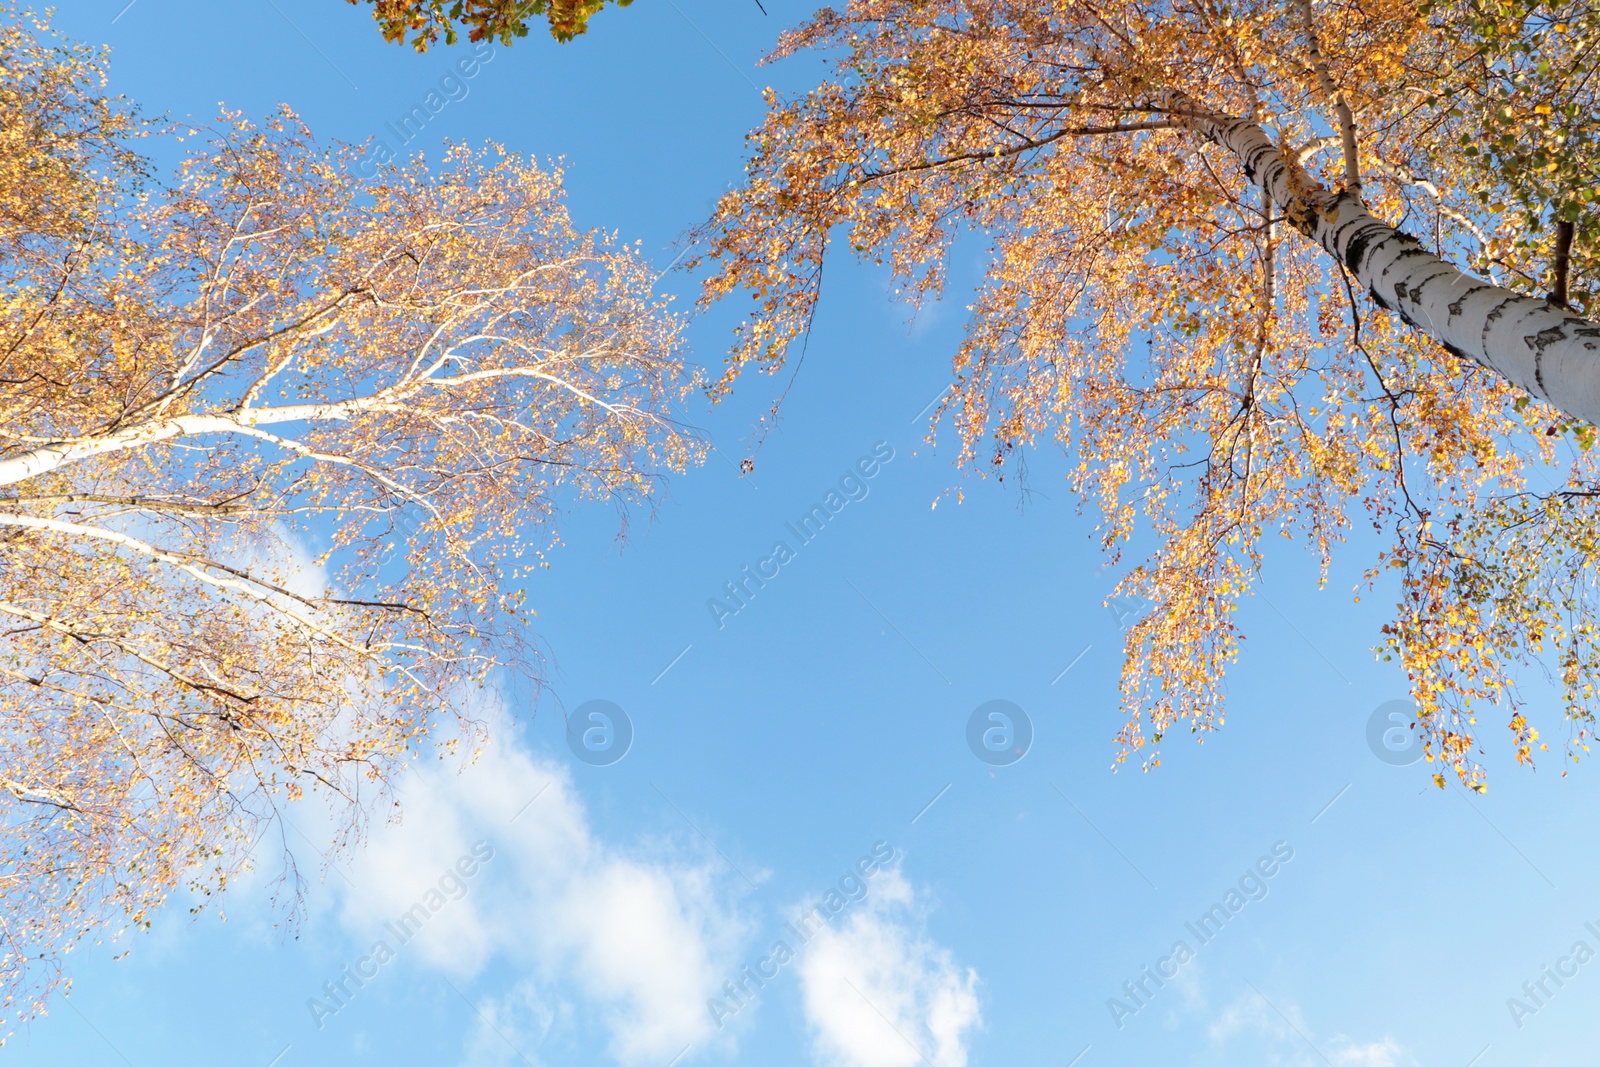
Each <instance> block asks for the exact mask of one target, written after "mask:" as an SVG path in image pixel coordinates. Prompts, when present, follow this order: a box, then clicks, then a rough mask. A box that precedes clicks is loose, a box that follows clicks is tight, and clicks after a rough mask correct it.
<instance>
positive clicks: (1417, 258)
mask: <svg viewBox="0 0 1600 1067" xmlns="http://www.w3.org/2000/svg"><path fill="white" fill-rule="evenodd" d="M1193 103H1194V102H1193V101H1191V100H1188V99H1181V100H1179V101H1177V105H1176V107H1177V110H1179V111H1180V112H1181V113H1182V114H1181V121H1183V122H1184V123H1185V124H1186V125H1188V126H1189V127H1190V128H1191V129H1193V130H1195V131H1196V132H1197V133H1199V134H1201V135H1202V136H1204V137H1206V138H1207V139H1209V140H1211V141H1213V142H1215V143H1216V144H1218V145H1220V146H1221V147H1223V148H1225V149H1227V150H1228V151H1229V152H1232V153H1233V154H1234V155H1235V156H1237V157H1238V158H1239V160H1240V161H1241V162H1242V163H1243V164H1244V168H1245V173H1246V174H1247V175H1248V176H1249V177H1250V180H1251V181H1253V182H1255V183H1256V184H1257V185H1258V186H1260V187H1261V188H1262V189H1263V190H1265V191H1266V193H1267V195H1268V196H1270V197H1271V198H1272V200H1273V202H1274V203H1276V204H1277V205H1278V206H1279V207H1280V208H1281V209H1282V210H1283V211H1284V212H1285V214H1286V215H1287V216H1288V217H1289V220H1290V221H1291V222H1292V223H1293V224H1294V225H1295V226H1296V227H1297V228H1298V229H1299V230H1300V232H1301V233H1303V234H1305V235H1306V236H1307V237H1309V238H1311V239H1312V240H1313V241H1316V242H1317V243H1318V244H1320V245H1321V246H1322V247H1323V248H1324V249H1326V250H1327V252H1328V254H1329V255H1331V256H1333V257H1334V258H1335V259H1336V260H1338V261H1339V262H1340V263H1343V264H1344V265H1345V267H1346V268H1348V269H1349V271H1350V273H1351V274H1352V275H1353V276H1354V277H1355V278H1356V279H1357V280H1358V281H1359V284H1360V285H1361V287H1362V288H1364V289H1366V290H1367V292H1368V293H1370V294H1371V296H1372V298H1373V299H1374V300H1375V301H1377V302H1378V303H1379V304H1380V305H1381V306H1383V307H1384V308H1387V309H1388V310H1390V311H1393V312H1395V313H1396V314H1397V315H1399V316H1400V317H1401V318H1402V319H1404V320H1405V321H1406V322H1407V323H1409V324H1410V325H1412V326H1413V327H1415V328H1416V329H1418V330H1421V331H1422V332H1423V333H1425V334H1427V335H1428V336H1429V337H1431V338H1433V339H1434V340H1435V341H1437V342H1438V343H1439V344H1441V345H1443V346H1444V347H1445V348H1446V349H1448V350H1449V351H1450V352H1452V353H1454V354H1455V355H1457V356H1461V357H1462V358H1464V359H1470V360H1472V361H1473V362H1475V363H1479V364H1481V365H1483V366H1484V367H1487V368H1488V369H1489V370H1491V371H1493V372H1495V373H1496V374H1498V375H1500V376H1501V377H1502V378H1505V379H1506V380H1508V381H1510V382H1512V383H1514V384H1516V385H1518V386H1520V387H1521V388H1523V389H1524V390H1526V391H1527V392H1529V393H1531V394H1532V395H1534V396H1536V397H1538V398H1539V399H1541V400H1543V401H1545V402H1546V403H1548V404H1549V405H1550V406H1551V407H1554V408H1557V409H1559V410H1560V411H1563V412H1565V413H1566V414H1568V415H1574V416H1577V417H1578V418H1580V419H1584V420H1586V421H1588V422H1590V423H1595V424H1600V324H1596V323H1593V322H1589V321H1587V320H1584V319H1581V318H1578V317H1577V316H1576V315H1573V314H1572V313H1570V312H1568V311H1564V310H1562V309H1561V308H1558V307H1556V306H1554V305H1553V304H1551V303H1550V302H1548V301H1546V300H1539V299H1536V298H1534V297H1528V296H1523V295H1521V294H1519V293H1514V292H1512V291H1511V290H1509V289H1502V288H1501V287H1499V286H1497V285H1491V284H1489V283H1488V282H1485V281H1482V280H1481V279H1478V278H1475V277H1473V276H1472V275H1470V274H1466V273H1463V272H1462V271H1460V270H1457V269H1456V268H1455V267H1454V266H1452V265H1451V264H1450V263H1449V262H1447V261H1445V260H1443V259H1441V258H1440V257H1438V256H1436V255H1434V254H1433V253H1432V252H1429V251H1428V250H1427V249H1425V248H1423V247H1422V242H1420V241H1418V240H1417V239H1416V238H1415V237H1412V236H1411V235H1410V234H1407V233H1403V232H1402V231H1400V230H1397V229H1396V228H1395V227H1393V226H1390V225H1389V224H1388V223H1386V222H1384V221H1382V220H1381V219H1377V218H1374V217H1373V216H1372V214H1371V213H1370V212H1368V211H1367V209H1366V206H1365V205H1364V204H1362V203H1361V200H1360V198H1359V197H1358V196H1354V195H1351V194H1350V193H1348V192H1341V193H1338V194H1334V193H1331V192H1329V191H1328V190H1327V189H1326V188H1324V187H1323V186H1321V185H1320V184H1318V183H1317V182H1315V181H1313V180H1312V179H1311V177H1310V176H1309V175H1308V174H1306V172H1305V171H1304V170H1303V169H1302V168H1301V167H1300V166H1299V164H1298V163H1297V162H1295V161H1294V159H1292V158H1287V159H1286V158H1285V157H1284V154H1283V153H1282V152H1280V151H1279V149H1278V146H1277V145H1275V144H1273V143H1272V140H1271V139H1270V138H1269V137H1268V136H1267V134H1266V131H1264V130H1263V129H1262V128H1261V127H1260V126H1258V125H1256V124H1255V123H1253V122H1249V121H1246V120H1243V119H1232V118H1227V117H1225V116H1221V115H1207V114H1204V113H1196V111H1191V110H1189V109H1190V108H1192V107H1193ZM1183 112H1186V113H1183Z"/></svg>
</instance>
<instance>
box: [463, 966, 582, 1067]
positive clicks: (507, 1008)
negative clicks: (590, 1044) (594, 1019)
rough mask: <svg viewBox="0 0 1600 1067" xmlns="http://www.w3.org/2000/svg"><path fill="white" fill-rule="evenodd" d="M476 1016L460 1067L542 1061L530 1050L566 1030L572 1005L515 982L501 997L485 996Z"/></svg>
mask: <svg viewBox="0 0 1600 1067" xmlns="http://www.w3.org/2000/svg"><path fill="white" fill-rule="evenodd" d="M477 1007H478V1017H477V1020H476V1022H475V1025H474V1028H473V1030H472V1032H471V1034H470V1035H469V1036H468V1038H467V1045H466V1049H465V1050H464V1052H463V1053H462V1057H461V1067H506V1065H508V1064H521V1065H522V1067H527V1064H529V1063H532V1064H534V1065H535V1067H539V1065H540V1064H542V1063H543V1062H545V1061H543V1060H541V1059H540V1058H539V1057H537V1056H536V1055H535V1054H534V1053H533V1052H532V1051H530V1050H532V1049H536V1048H539V1047H540V1046H541V1045H543V1044H544V1043H545V1042H546V1041H547V1040H549V1038H550V1036H551V1033H552V1032H553V1031H555V1030H556V1029H557V1028H558V1027H569V1026H570V1025H571V1022H572V1005H571V1004H570V1003H566V1002H561V1001H554V1000H552V999H551V998H549V997H548V996H546V995H545V994H543V993H542V992H541V991H540V990H539V988H538V986H537V985H536V984H535V983H534V982H531V981H522V982H518V983H517V984H516V985H514V986H513V987H511V989H509V990H507V991H506V993H505V995H504V996H500V997H489V998H486V999H484V1000H483V1001H482V1002H481V1003H479V1004H478V1006H477Z"/></svg>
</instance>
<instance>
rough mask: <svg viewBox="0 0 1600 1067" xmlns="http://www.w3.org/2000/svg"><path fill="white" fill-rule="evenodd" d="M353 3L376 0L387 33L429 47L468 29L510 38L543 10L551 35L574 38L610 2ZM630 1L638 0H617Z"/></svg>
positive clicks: (478, 36)
mask: <svg viewBox="0 0 1600 1067" xmlns="http://www.w3.org/2000/svg"><path fill="white" fill-rule="evenodd" d="M348 2H349V3H352V4H361V3H366V4H371V5H372V17H373V18H374V19H375V20H376V21H377V23H378V26H379V28H380V29H381V30H382V31H383V36H384V37H385V38H386V39H387V40H390V41H393V42H395V43H396V44H405V43H407V40H408V38H409V42H410V44H411V47H413V48H415V49H416V50H417V51H418V52H426V51H427V50H428V49H429V48H430V47H432V46H433V45H435V44H438V43H439V38H440V37H443V38H444V40H445V43H446V44H454V43H455V42H456V40H457V39H458V37H459V35H460V29H465V30H466V32H467V38H468V39H469V40H473V41H482V40H486V39H491V38H494V39H498V40H499V41H500V42H501V43H502V44H510V43H511V42H512V40H513V39H515V38H517V37H526V36H527V35H528V24H529V21H530V20H531V19H532V18H533V17H534V16H537V15H543V16H544V17H545V21H546V23H547V24H548V25H549V28H550V36H551V37H554V38H555V39H556V40H558V41H570V40H572V39H573V38H574V37H576V36H578V35H579V34H580V33H584V32H585V31H587V30H588V28H589V18H590V16H592V15H593V14H594V13H595V12H597V11H599V10H600V9H601V8H602V7H604V6H605V4H606V0H348ZM614 2H615V3H616V5H617V6H618V7H627V6H628V5H629V4H631V3H632V2H633V0H614Z"/></svg>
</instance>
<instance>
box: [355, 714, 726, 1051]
mask: <svg viewBox="0 0 1600 1067" xmlns="http://www.w3.org/2000/svg"><path fill="white" fill-rule="evenodd" d="M493 735H494V736H495V737H496V738H498V741H497V742H495V743H493V744H490V745H488V746H487V747H486V748H485V749H484V751H483V753H482V755H481V756H480V757H479V759H478V760H477V762H476V763H474V764H472V765H471V766H469V767H466V768H465V769H462V770H460V771H459V772H458V771H457V770H456V769H455V768H454V767H452V766H450V765H448V764H446V763H440V764H438V765H436V766H432V767H428V768H421V769H416V770H413V771H412V772H410V773H409V774H407V775H406V776H405V778H406V780H405V782H404V783H403V788H402V790H401V798H400V799H401V805H402V810H403V812H404V816H403V819H404V821H403V822H401V823H400V824H398V825H394V826H389V827H385V828H383V829H382V830H380V831H378V832H377V833H375V834H374V835H373V837H372V840H371V841H370V842H369V843H368V845H367V846H366V847H365V848H363V849H362V850H361V851H360V852H359V853H357V855H356V856H355V857H354V858H353V861H352V863H351V865H350V869H351V878H352V880H353V881H354V883H355V885H356V886H358V887H360V888H359V889H358V890H352V889H350V888H349V887H348V886H345V885H343V884H342V883H336V889H337V890H338V891H339V893H340V902H339V916H340V919H341V920H342V921H343V923H344V925H345V926H346V927H347V928H348V929H349V930H350V931H351V932H352V933H358V934H359V935H360V936H359V937H358V938H357V942H358V943H360V944H367V943H368V942H367V941H366V940H364V939H365V938H368V937H381V936H383V935H384V933H385V931H386V926H385V924H396V923H398V920H399V917H400V916H402V915H404V914H405V913H407V911H408V910H410V909H412V908H413V907H414V906H415V905H416V904H418V903H419V902H421V903H423V904H424V905H425V906H426V905H428V904H429V903H430V902H431V903H435V904H438V905H440V906H438V907H437V908H436V909H432V908H428V909H426V914H425V916H424V918H425V921H424V922H423V923H422V925H421V930H420V932H418V933H417V934H416V935H415V936H413V937H411V938H410V939H409V940H408V941H407V942H406V943H405V944H404V945H403V946H401V947H400V948H399V949H398V950H397V953H396V954H397V956H398V955H411V954H413V953H415V954H416V955H417V958H420V959H422V960H425V961H426V962H427V963H428V964H431V965H433V966H435V967H438V968H440V969H442V970H444V971H446V972H447V973H450V974H453V975H457V976H461V977H462V978H466V977H470V976H471V975H473V974H475V973H477V972H478V971H480V970H481V969H483V968H484V967H485V966H486V965H487V964H488V963H489V962H490V960H492V959H495V958H497V957H503V958H505V959H507V960H509V961H510V962H511V963H512V964H513V965H514V966H516V967H518V968H520V969H521V970H522V971H523V972H524V973H526V974H527V975H528V977H529V978H530V979H531V980H532V981H534V982H536V983H537V985H538V988H540V989H550V988H561V989H571V990H572V991H573V992H574V993H575V994H578V995H581V999H582V1001H583V1002H584V1005H585V1008H586V1011H585V1012H583V1013H582V1014H584V1015H587V1016H588V1017H590V1018H598V1019H600V1020H602V1021H603V1022H604V1024H605V1026H606V1028H607V1029H608V1031H609V1034H610V1042H609V1048H610V1052H611V1054H612V1056H613V1057H615V1058H616V1059H617V1060H618V1061H620V1062H621V1063H623V1064H625V1065H634V1064H641V1065H645V1064H647V1065H652V1067H659V1065H660V1064H663V1063H666V1062H667V1061H669V1060H671V1059H672V1058H673V1057H674V1056H676V1055H677V1054H678V1053H679V1052H680V1051H682V1050H683V1048H684V1046H685V1045H692V1044H699V1043H702V1042H704V1041H706V1040H707V1039H709V1038H710V1037H711V1036H712V1035H713V1031H714V1028H713V1026H712V1022H711V1017H710V1015H709V1013H708V1012H707V1011H706V1001H707V999H708V998H709V997H710V996H711V995H712V994H713V993H714V992H715V990H716V986H717V985H718V983H720V982H721V980H722V978H723V977H724V976H725V975H726V974H728V973H731V971H732V970H733V969H734V968H735V960H736V959H737V956H738V950H739V948H740V947H741V945H742V943H743V941H744V939H745V934H746V932H747V924H746V923H745V922H744V921H743V920H742V918H741V917H740V914H739V908H738V901H737V893H736V891H734V890H733V888H732V884H731V882H730V879H729V876H728V874H727V873H726V872H725V870H724V868H723V867H722V865H721V864H720V863H719V862H717V861H716V860H715V858H714V857H707V856H705V855H703V854H699V853H692V852H690V851H688V850H686V849H683V848H679V847H676V846H675V845H673V844H672V843H671V842H642V843H639V844H635V845H630V846H628V847H623V846H620V845H618V844H616V843H614V842H609V841H606V840H604V839H602V838H601V837H600V836H599V835H598V834H597V833H596V832H595V830H594V829H593V828H592V826H591V824H590V822H589V819H588V816H587V813H586V812H585V810H584V807H583V804H582V802H581V800H580V799H579V797H578V795H577V792H576V790H575V788H574V786H573V783H572V780H571V778H570V776H569V775H568V773H567V771H566V770H565V769H564V768H563V767H561V766H560V765H559V764H556V763H553V762H551V761H549V760H546V759H544V758H542V757H540V756H537V755H535V754H534V753H532V752H530V751H529V750H527V749H525V748H523V747H521V746H520V745H518V744H517V743H516V742H515V741H512V740H508V738H509V737H510V733H509V731H507V730H505V729H503V728H500V729H495V730H494V731H493ZM535 798H537V799H535ZM530 801H531V803H530ZM477 841H484V842H487V845H488V847H489V848H492V849H493V857H492V858H491V859H489V860H487V861H485V862H482V863H481V864H480V867H481V869H480V870H478V871H477V872H476V873H475V874H473V876H472V877H470V878H461V877H459V874H458V873H457V872H456V871H455V865H456V863H457V861H458V859H460V858H461V857H463V856H466V855H468V854H469V853H470V851H471V850H472V848H473V846H474V843H475V842H477ZM457 883H461V884H464V886H465V892H464V894H457V893H455V892H453V891H454V890H455V889H456V888H457ZM436 891H437V892H436ZM430 894H431V895H430ZM452 898H454V899H452ZM390 940H394V939H393V938H390ZM528 988H532V987H528ZM518 995H519V996H521V997H523V1000H524V1001H527V998H528V997H531V996H532V995H533V994H531V993H528V992H527V991H526V990H524V992H522V993H520V994H518ZM538 1003H541V1004H542V1003H543V1002H542V1001H539V1002H538ZM511 1007H513V1005H509V1004H501V1005H500V1006H499V1008H498V1009H497V1010H498V1011H500V1012H502V1013H505V1012H507V1011H510V1010H511ZM530 1010H532V1009H530V1008H529V1007H528V1005H527V1003H524V1005H523V1012H522V1015H523V1017H529V1016H528V1012H529V1011H530ZM541 1010H543V1009H541ZM550 1010H553V1009H550ZM531 1017H532V1018H534V1019H537V1018H540V1017H542V1016H539V1015H538V1014H537V1013H535V1014H534V1015H533V1016H531ZM527 1029H528V1032H529V1033H534V1034H536V1037H535V1038H534V1039H530V1040H532V1041H533V1043H534V1044H537V1043H538V1041H539V1040H542V1037H539V1036H537V1035H541V1034H542V1033H544V1032H545V1030H547V1029H548V1028H547V1027H546V1028H545V1030H541V1029H540V1028H539V1027H538V1026H530V1027H527ZM485 1033H487V1037H485V1036H484V1035H483V1034H478V1035H476V1036H474V1038H473V1042H474V1044H473V1046H472V1050H473V1052H474V1054H475V1055H479V1056H480V1057H491V1056H492V1055H494V1054H496V1053H495V1052H494V1042H490V1041H488V1037H494V1036H495V1035H494V1034H493V1028H492V1027H490V1028H488V1030H486V1031H485ZM501 1044H502V1045H503V1044H504V1043H503V1042H501ZM523 1051H524V1052H525V1053H526V1054H528V1055H529V1056H534V1055H536V1051H535V1049H533V1048H527V1049H524V1050H523ZM485 1062H493V1060H492V1059H486V1060H485Z"/></svg>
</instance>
